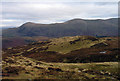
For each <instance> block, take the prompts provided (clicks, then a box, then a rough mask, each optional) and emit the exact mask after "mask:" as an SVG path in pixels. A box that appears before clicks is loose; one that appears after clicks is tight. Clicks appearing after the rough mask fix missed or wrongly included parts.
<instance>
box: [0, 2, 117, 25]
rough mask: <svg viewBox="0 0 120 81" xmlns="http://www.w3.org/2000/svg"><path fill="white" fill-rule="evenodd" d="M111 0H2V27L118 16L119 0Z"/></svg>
mask: <svg viewBox="0 0 120 81" xmlns="http://www.w3.org/2000/svg"><path fill="white" fill-rule="evenodd" d="M13 1H14V0H13ZM104 1H105V0H104ZM111 1H112V2H89V1H88V2H82V1H78V2H74V1H61V2H57V0H54V1H52V2H50V1H49V2H48V1H45V2H42V1H39V2H37V1H34V2H30V1H29V2H28V1H25V2H16V1H15V2H9V1H8V2H2V11H1V12H2V24H0V27H18V26H20V25H22V24H23V23H25V22H35V23H43V24H49V23H60V22H65V21H67V20H70V19H74V18H82V19H108V18H117V17H118V2H117V1H116V0H111Z"/></svg>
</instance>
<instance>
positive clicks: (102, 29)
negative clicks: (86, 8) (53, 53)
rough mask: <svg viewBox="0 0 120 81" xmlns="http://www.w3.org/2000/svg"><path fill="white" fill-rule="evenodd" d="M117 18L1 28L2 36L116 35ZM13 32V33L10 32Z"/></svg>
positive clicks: (73, 20)
mask: <svg viewBox="0 0 120 81" xmlns="http://www.w3.org/2000/svg"><path fill="white" fill-rule="evenodd" d="M117 21H118V19H117V18H112V19H107V20H101V19H98V20H84V19H72V20H69V21H66V22H63V23H52V24H39V23H33V22H27V23H24V24H23V25H21V26H20V27H18V28H11V29H6V30H3V37H4V36H5V37H9V36H31V37H32V36H46V37H63V36H75V35H90V36H96V35H97V36H117V34H118V32H117V30H118V25H117V24H118V22H117ZM12 32H13V33H12Z"/></svg>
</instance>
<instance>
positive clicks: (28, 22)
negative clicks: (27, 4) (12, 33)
mask: <svg viewBox="0 0 120 81" xmlns="http://www.w3.org/2000/svg"><path fill="white" fill-rule="evenodd" d="M25 24H35V23H33V22H26V23H25Z"/></svg>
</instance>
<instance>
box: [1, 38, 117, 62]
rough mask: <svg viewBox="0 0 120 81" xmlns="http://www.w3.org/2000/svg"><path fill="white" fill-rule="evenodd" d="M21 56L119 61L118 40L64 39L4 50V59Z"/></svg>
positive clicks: (82, 60) (50, 60) (80, 60)
mask: <svg viewBox="0 0 120 81" xmlns="http://www.w3.org/2000/svg"><path fill="white" fill-rule="evenodd" d="M20 55H23V56H25V57H29V58H33V59H36V60H39V61H45V62H109V61H118V59H119V47H118V38H117V37H105V38H96V37H91V36H73V37H62V38H54V39H50V40H48V41H40V42H35V43H31V44H29V45H25V46H21V47H13V48H8V49H3V59H5V58H6V57H11V56H20Z"/></svg>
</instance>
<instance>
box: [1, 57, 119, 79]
mask: <svg viewBox="0 0 120 81" xmlns="http://www.w3.org/2000/svg"><path fill="white" fill-rule="evenodd" d="M7 61H9V62H7ZM37 63H39V64H37ZM3 64H4V65H3V73H4V74H7V75H9V76H4V77H3V79H28V78H29V79H81V80H95V79H97V80H105V79H106V80H110V81H112V80H114V81H117V77H118V63H117V62H102V63H46V62H41V61H37V60H34V59H30V58H26V57H23V56H17V57H10V58H7V59H6V60H5V61H3ZM11 67H12V68H11ZM18 67H19V68H18ZM6 68H7V69H6ZM50 68H52V69H50ZM17 69H19V70H17ZM16 70H17V71H16Z"/></svg>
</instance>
